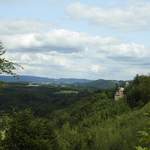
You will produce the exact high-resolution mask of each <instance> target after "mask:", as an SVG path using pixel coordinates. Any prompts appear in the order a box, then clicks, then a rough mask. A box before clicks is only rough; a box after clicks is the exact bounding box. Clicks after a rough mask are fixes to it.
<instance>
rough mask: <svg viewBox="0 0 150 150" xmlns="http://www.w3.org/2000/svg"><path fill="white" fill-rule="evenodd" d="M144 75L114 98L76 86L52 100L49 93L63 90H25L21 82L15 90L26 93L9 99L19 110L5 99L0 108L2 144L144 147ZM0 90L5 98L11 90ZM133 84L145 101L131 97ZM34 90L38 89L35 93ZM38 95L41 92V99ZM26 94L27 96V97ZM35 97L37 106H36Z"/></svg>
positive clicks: (94, 149) (92, 149)
mask: <svg viewBox="0 0 150 150" xmlns="http://www.w3.org/2000/svg"><path fill="white" fill-rule="evenodd" d="M149 80H150V77H148V76H138V77H136V78H135V79H134V81H133V82H131V83H130V86H128V87H127V88H126V97H125V98H123V99H120V100H119V101H117V102H116V101H114V100H113V94H114V93H113V91H110V90H109V91H108V90H101V91H91V92H89V91H82V90H81V91H80V90H79V89H78V90H79V93H76V94H73V95H72V94H70V93H69V92H67V93H63V94H62V93H61V94H60V95H59V97H57V99H54V97H55V96H54V95H53V94H56V91H61V90H64V89H61V88H54V87H51V88H50V87H45V88H43V87H42V88H40V87H36V88H35V87H34V88H31V89H28V90H27V89H26V88H25V87H24V89H23V87H22V88H20V90H22V91H23V90H24V92H25V93H26V95H23V96H22V98H23V97H24V101H20V100H18V98H21V96H19V97H16V99H15V98H14V97H13V102H15V105H16V106H18V107H19V106H20V109H8V108H7V105H9V100H8V101H7V103H6V104H5V105H3V107H1V109H3V112H2V111H1V119H0V126H1V131H0V133H1V136H0V137H1V138H0V139H1V140H0V146H1V149H2V150H27V149H28V150H134V149H141V150H142V149H143V150H149V149H148V148H149V146H150V131H149V128H150V126H149V125H150V118H149V113H150V101H149V100H148V98H149V92H148V91H149V88H145V90H144V92H143V93H142V91H143V88H144V87H145V86H146V87H150V85H149V83H150V82H148V81H149ZM137 81H138V82H137ZM145 81H146V82H145ZM22 86H23V85H22ZM135 87H136V88H135ZM141 87H143V88H141ZM2 89H3V90H1V92H3V93H5V92H6V91H7V92H8V95H7V96H9V98H10V99H11V94H12V93H13V94H15V93H16V91H15V90H14V89H12V90H10V87H9V88H6V87H3V88H2ZM6 89H7V90H6ZM8 89H9V90H8ZM39 89H40V90H39ZM50 89H51V94H50V95H49V94H48V93H49V91H50ZM136 89H138V93H140V94H141V95H143V96H142V98H143V97H144V98H146V100H144V99H142V98H141V97H140V96H139V97H138V98H137V97H136V94H135V93H136ZM26 90H27V91H26ZM38 90H39V91H41V93H40V92H39V93H38V94H39V95H38V94H37V95H38V96H37V97H36V94H35V93H37V92H38ZM65 90H73V88H72V89H65ZM74 90H75V89H74ZM31 91H32V92H31ZM35 91H36V92H35ZM10 93H11V94H10ZM22 93H23V92H22ZM22 93H21V94H20V95H22ZM31 93H33V95H32V94H31ZM9 94H10V95H9ZM28 94H29V95H30V96H31V97H28ZM16 95H17V93H16ZM43 95H46V96H45V97H44V98H43V99H42V97H43ZM52 95H53V96H54V97H52ZM48 96H49V97H48ZM131 97H132V99H133V100H132V99H131ZM7 98H8V97H7ZM27 98H29V99H30V100H29V101H27ZM40 98H41V99H40ZM135 98H136V102H137V103H135V101H134V99H135ZM65 99H66V100H67V103H65ZM15 100H16V101H15ZM36 100H37V104H38V105H35V104H36ZM69 100H70V101H69ZM40 102H41V103H40ZM132 102H133V103H132ZM21 104H22V105H23V107H21ZM40 104H41V105H40ZM15 105H14V106H15ZM40 107H41V108H40ZM37 108H38V109H37ZM142 147H143V148H142ZM144 147H145V148H144Z"/></svg>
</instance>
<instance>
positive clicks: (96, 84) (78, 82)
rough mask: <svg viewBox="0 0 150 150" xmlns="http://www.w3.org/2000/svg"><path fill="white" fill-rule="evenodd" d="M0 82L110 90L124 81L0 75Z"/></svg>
mask: <svg viewBox="0 0 150 150" xmlns="http://www.w3.org/2000/svg"><path fill="white" fill-rule="evenodd" d="M0 81H3V82H8V83H36V84H52V85H74V86H76V87H85V88H86V87H89V88H98V89H112V88H115V87H116V84H119V85H120V84H122V83H123V82H124V81H117V80H104V79H99V80H87V79H75V78H60V79H52V78H46V77H36V76H25V75H22V76H19V77H13V76H4V75H0Z"/></svg>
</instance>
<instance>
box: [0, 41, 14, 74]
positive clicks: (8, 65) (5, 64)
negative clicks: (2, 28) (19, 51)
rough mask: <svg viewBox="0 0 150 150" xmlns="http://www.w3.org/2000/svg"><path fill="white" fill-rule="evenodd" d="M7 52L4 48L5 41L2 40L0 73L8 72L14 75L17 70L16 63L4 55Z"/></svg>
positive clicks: (0, 44)
mask: <svg viewBox="0 0 150 150" xmlns="http://www.w3.org/2000/svg"><path fill="white" fill-rule="evenodd" d="M5 52H6V49H5V48H4V46H3V43H2V42H0V74H2V73H6V74H11V75H14V74H15V72H14V71H15V70H16V64H15V63H13V62H11V61H9V60H7V59H5V58H4V57H3V55H4V54H5Z"/></svg>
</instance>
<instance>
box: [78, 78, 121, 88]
mask: <svg viewBox="0 0 150 150" xmlns="http://www.w3.org/2000/svg"><path fill="white" fill-rule="evenodd" d="M116 84H118V85H122V84H124V81H117V80H104V79H99V80H95V81H91V82H88V83H84V84H80V85H81V86H84V87H90V88H98V89H112V88H115V87H116Z"/></svg>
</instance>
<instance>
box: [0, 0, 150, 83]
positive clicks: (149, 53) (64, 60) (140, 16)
mask: <svg viewBox="0 0 150 150" xmlns="http://www.w3.org/2000/svg"><path fill="white" fill-rule="evenodd" d="M149 10H150V2H148V1H146V0H126V1H122V0H107V1H103V0H79V1H77V0H59V1H58V0H38V2H37V0H25V1H24V0H22V1H20V0H0V18H1V20H0V40H1V41H2V42H3V43H4V45H5V47H6V48H7V54H6V57H8V58H9V59H11V60H12V61H15V62H17V63H19V64H21V65H22V66H23V67H24V70H18V73H19V74H26V75H36V76H46V77H50V78H62V77H63V78H88V79H99V78H104V79H118V80H119V79H131V78H133V77H134V76H135V75H136V74H137V73H139V74H147V73H149V72H150V70H149V67H150V43H149V33H150V13H149Z"/></svg>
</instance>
